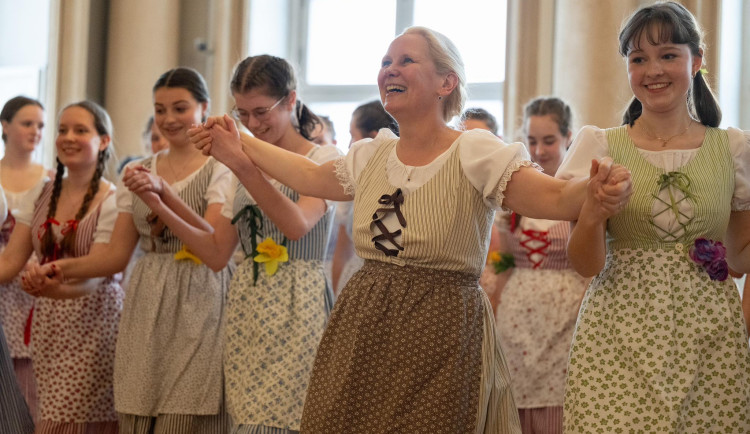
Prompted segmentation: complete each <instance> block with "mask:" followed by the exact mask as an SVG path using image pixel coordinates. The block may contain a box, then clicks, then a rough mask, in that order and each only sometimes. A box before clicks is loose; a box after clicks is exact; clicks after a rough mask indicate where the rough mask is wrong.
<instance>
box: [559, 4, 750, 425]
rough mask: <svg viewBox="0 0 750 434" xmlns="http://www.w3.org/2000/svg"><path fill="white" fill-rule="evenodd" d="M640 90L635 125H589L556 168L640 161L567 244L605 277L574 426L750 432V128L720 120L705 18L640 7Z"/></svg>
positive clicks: (588, 268) (583, 264)
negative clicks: (743, 297)
mask: <svg viewBox="0 0 750 434" xmlns="http://www.w3.org/2000/svg"><path fill="white" fill-rule="evenodd" d="M620 53H621V54H622V56H623V57H625V59H626V65H627V72H628V78H629V82H630V88H631V89H632V91H633V94H634V99H633V101H632V102H631V104H630V106H629V108H628V110H627V112H626V113H625V116H624V118H623V125H622V126H619V127H615V128H609V129H604V130H603V129H599V128H595V127H584V128H583V130H581V131H580V132H579V133H578V135H577V137H576V139H575V141H574V143H573V145H572V147H571V149H570V151H569V152H568V154H567V156H566V158H565V160H564V161H563V163H562V166H561V167H560V169H559V171H558V173H557V175H558V176H560V177H564V178H567V177H570V176H576V175H578V174H581V173H584V172H585V171H586V168H585V166H586V165H587V164H588V162H589V161H591V159H592V158H599V157H603V156H610V157H612V158H613V159H614V161H615V162H616V163H620V164H622V165H623V166H625V167H627V168H628V169H630V171H631V173H632V177H633V195H632V197H631V198H630V201H629V203H628V204H627V206H626V207H625V209H624V210H623V211H622V212H621V213H619V214H617V215H612V214H609V213H606V212H600V211H597V209H596V206H597V200H596V198H595V197H593V196H591V195H589V197H588V198H587V199H586V201H585V203H584V205H583V207H582V209H581V214H580V216H579V218H578V222H577V223H576V225H575V227H574V228H573V230H572V231H571V236H570V240H569V242H568V256H569V259H570V262H571V264H572V265H573V267H574V268H575V269H576V270H577V271H578V272H579V273H581V274H582V275H584V276H595V277H594V279H593V281H592V283H591V285H590V286H589V288H588V289H587V291H586V295H585V296H584V299H583V303H582V305H581V309H580V312H579V315H578V322H577V324H576V330H575V333H574V335H573V343H572V348H571V351H570V359H569V363H568V376H567V384H566V390H565V402H564V425H565V432H566V433H567V432H570V433H574V432H575V433H579V432H586V433H593V432H607V433H613V432H660V433H663V432H671V433H697V432H732V433H740V432H742V433H747V432H750V347H748V334H747V330H746V328H745V322H744V319H743V315H742V307H741V303H740V299H739V294H738V291H737V287H736V286H735V284H734V282H733V281H732V279H729V278H728V271H729V270H728V268H729V266H731V267H732V268H733V269H735V270H737V271H739V272H742V273H747V272H750V134H749V133H748V132H743V131H741V130H738V129H734V128H729V129H720V128H718V126H719V123H720V121H721V110H720V109H719V106H718V104H717V102H716V99H715V98H714V96H713V94H712V93H711V90H710V88H709V87H708V85H707V83H706V81H705V78H704V76H703V72H702V71H701V70H700V69H701V64H702V62H703V56H704V54H705V51H704V46H703V41H702V35H701V31H700V28H699V27H698V24H697V22H696V21H695V17H693V15H692V14H691V13H690V12H689V11H688V10H687V9H686V8H685V7H684V6H682V5H681V4H679V3H676V2H660V3H655V4H653V5H649V6H645V7H643V8H641V9H639V10H637V11H636V12H635V13H634V14H633V15H632V16H631V17H630V18H629V19H628V20H627V21H626V23H625V25H624V27H623V29H622V31H621V32H620Z"/></svg>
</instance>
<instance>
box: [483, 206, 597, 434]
mask: <svg viewBox="0 0 750 434" xmlns="http://www.w3.org/2000/svg"><path fill="white" fill-rule="evenodd" d="M510 226H511V227H510V228H509V229H510V231H509V237H508V238H509V241H510V245H509V246H508V247H509V248H510V252H511V253H512V254H513V257H514V260H515V268H513V269H512V270H513V271H512V274H511V276H510V277H509V278H508V281H507V282H506V284H505V286H504V288H503V289H502V292H501V294H500V301H499V303H498V306H497V314H496V321H497V329H498V333H499V335H500V342H501V343H502V347H503V351H504V353H505V357H506V360H507V361H508V369H509V370H510V377H511V386H512V389H513V397H514V398H515V400H516V405H518V408H519V409H523V410H529V411H522V412H521V424H522V425H523V426H524V431H528V432H559V430H560V429H561V428H562V406H563V398H564V394H565V377H566V374H567V368H568V353H569V352H570V344H571V342H572V340H573V330H574V328H575V323H576V318H577V317H578V307H579V304H580V302H581V298H583V293H584V292H585V290H586V285H587V283H588V279H585V278H583V277H582V276H581V275H580V274H578V273H576V272H575V270H573V269H572V268H571V266H570V263H569V262H568V257H567V253H566V246H567V244H568V238H569V237H570V222H567V221H553V220H542V219H532V218H528V217H519V216H518V215H516V214H513V215H511V217H510ZM531 409H538V410H531ZM542 409H545V410H542ZM535 428H536V429H535Z"/></svg>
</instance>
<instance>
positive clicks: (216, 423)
mask: <svg viewBox="0 0 750 434" xmlns="http://www.w3.org/2000/svg"><path fill="white" fill-rule="evenodd" d="M117 416H118V418H119V420H120V434H227V433H228V432H229V425H230V423H229V417H228V416H227V414H226V413H225V412H223V411H222V412H221V413H220V414H212V415H192V414H160V415H159V416H156V417H152V416H137V415H134V414H124V413H118V414H117Z"/></svg>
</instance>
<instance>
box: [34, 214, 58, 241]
mask: <svg viewBox="0 0 750 434" xmlns="http://www.w3.org/2000/svg"><path fill="white" fill-rule="evenodd" d="M52 225H57V226H60V222H59V221H57V220H55V219H54V218H52V217H50V218H48V219H47V220H45V221H44V223H42V224H41V225H40V226H39V232H37V235H36V236H37V238H39V239H40V240H41V239H42V237H43V236H44V233H45V232H47V231H48V230H49V229H50V228H51V227H52Z"/></svg>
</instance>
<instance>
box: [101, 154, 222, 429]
mask: <svg viewBox="0 0 750 434" xmlns="http://www.w3.org/2000/svg"><path fill="white" fill-rule="evenodd" d="M156 158H157V156H154V157H153V158H150V159H147V160H145V161H143V162H142V163H141V164H143V166H144V167H146V168H147V169H149V170H151V172H152V173H156ZM230 181H231V173H230V172H229V170H228V169H227V168H226V166H224V165H223V164H221V163H219V162H218V161H216V160H214V159H213V158H209V159H207V160H206V162H205V163H204V164H203V165H202V166H201V167H200V168H199V169H198V170H196V171H195V172H194V173H192V174H190V175H188V176H187V177H186V178H184V179H182V180H180V181H178V182H176V183H175V184H173V185H172V187H173V188H174V189H175V190H177V192H178V195H179V197H180V199H182V201H184V202H185V203H186V204H187V205H188V206H189V207H190V208H192V209H193V210H194V211H195V212H196V213H197V214H199V215H203V214H204V213H205V210H206V207H207V206H208V205H209V204H210V203H223V202H224V201H225V198H226V194H227V193H228V187H229V185H230ZM117 206H118V209H119V211H120V212H121V213H123V212H125V213H131V214H132V216H133V223H134V224H135V227H136V230H137V231H138V234H139V235H140V246H141V248H142V249H143V250H144V251H145V254H144V255H143V256H141V257H140V258H139V259H138V262H137V263H136V265H135V266H134V267H133V270H132V273H131V276H130V282H129V284H128V296H127V298H126V299H125V306H124V309H123V313H122V321H121V323H120V336H119V338H118V340H117V353H116V357H115V372H114V381H115V408H116V409H117V412H118V413H119V414H120V432H121V433H132V434H137V433H144V434H145V433H199V434H203V433H206V434H213V433H216V434H222V433H226V432H227V430H228V422H227V420H226V417H225V412H224V406H223V402H224V387H223V375H222V347H223V345H222V341H223V335H222V328H223V325H224V306H225V298H226V290H227V287H228V286H229V279H230V278H231V271H232V269H233V267H226V268H224V269H222V270H221V271H219V272H214V271H212V270H211V269H210V268H208V266H206V265H205V264H197V263H195V262H193V261H191V260H189V259H176V258H175V253H177V252H178V251H180V250H181V249H182V247H183V244H182V242H181V241H180V240H179V239H178V238H177V237H176V236H175V235H174V233H172V231H171V230H170V229H169V228H166V227H165V228H164V231H163V232H161V234H152V231H151V226H150V224H149V222H148V215H149V214H150V212H151V210H150V209H149V208H148V206H147V205H146V204H145V203H144V202H143V201H142V200H141V199H140V198H138V197H137V196H136V195H135V194H133V193H132V192H130V191H127V189H125V188H124V187H122V189H121V191H120V192H119V193H118V198H117Z"/></svg>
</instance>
